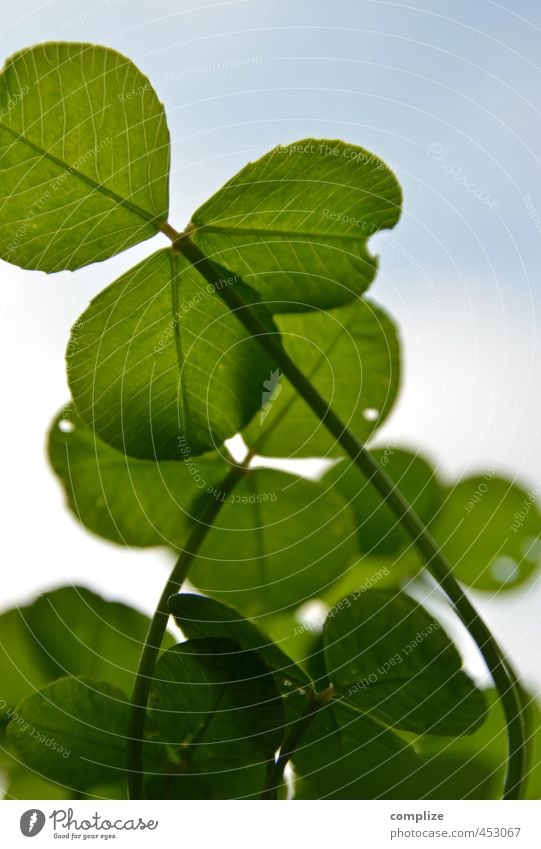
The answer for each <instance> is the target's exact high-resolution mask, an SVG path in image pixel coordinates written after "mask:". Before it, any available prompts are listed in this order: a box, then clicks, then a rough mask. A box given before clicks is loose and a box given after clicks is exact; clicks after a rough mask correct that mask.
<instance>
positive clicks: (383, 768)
mask: <svg viewBox="0 0 541 849" xmlns="http://www.w3.org/2000/svg"><path fill="white" fill-rule="evenodd" d="M292 760H293V766H294V768H295V775H296V781H295V798H296V799H379V798H384V799H394V798H397V796H396V789H397V788H398V787H399V785H400V783H401V782H402V781H404V780H405V779H406V777H407V776H409V775H410V774H411V773H414V772H415V770H416V769H418V768H419V766H420V761H419V760H418V758H417V756H416V754H415V752H414V750H413V749H412V748H411V747H410V746H408V745H407V744H406V743H404V742H403V741H402V740H400V738H399V737H397V735H396V734H394V733H393V731H391V730H390V729H388V728H384V727H382V726H381V725H379V724H378V723H377V722H374V720H372V719H370V718H369V717H367V716H362V715H361V714H359V713H357V712H356V711H354V710H352V709H351V708H348V706H347V705H346V704H344V703H342V702H331V703H330V704H329V705H327V706H326V707H324V708H321V709H320V710H319V711H318V713H317V715H316V717H315V719H314V721H313V722H312V723H311V725H310V726H309V727H308V729H307V730H306V731H305V732H304V734H303V735H302V737H301V739H300V742H299V744H298V747H297V750H296V751H295V752H294V753H293V757H292Z"/></svg>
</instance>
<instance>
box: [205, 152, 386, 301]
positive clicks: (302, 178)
mask: <svg viewBox="0 0 541 849" xmlns="http://www.w3.org/2000/svg"><path fill="white" fill-rule="evenodd" d="M401 202H402V194H401V190H400V186H399V184H398V182H397V180H396V177H395V176H394V174H393V173H392V171H391V170H390V169H389V168H388V167H387V165H385V163H384V162H383V161H382V160H381V159H380V158H379V157H377V156H375V155H374V154H373V153H369V151H366V150H364V149H363V148H361V147H357V146H356V145H351V144H345V143H344V142H342V141H336V140H328V139H303V140H302V141H298V142H294V143H293V144H289V145H284V146H279V147H276V148H274V149H273V150H271V151H270V152H269V153H267V154H265V155H264V156H262V157H261V159H258V160H257V161H256V162H251V163H250V164H249V165H246V167H245V168H243V169H242V170H241V171H239V173H238V174H236V175H235V176H234V177H233V178H232V179H231V180H229V182H228V183H226V184H225V186H223V187H222V188H221V189H220V190H219V191H218V192H216V194H215V195H213V197H211V198H210V199H209V200H208V201H206V203H204V204H203V205H202V206H201V207H199V209H198V210H197V211H196V212H195V213H194V215H193V217H192V237H193V239H194V241H195V242H196V244H197V245H198V246H199V247H200V248H201V249H202V250H203V251H204V252H205V253H206V254H207V255H208V256H212V257H214V258H215V259H216V260H217V261H219V262H221V263H222V264H223V265H225V266H227V267H228V268H231V269H233V271H235V272H236V273H237V274H240V275H241V277H243V278H244V279H245V280H246V282H247V283H248V284H249V285H250V286H252V287H253V288H254V289H256V290H257V291H258V292H260V293H261V295H262V297H263V300H264V301H265V304H266V305H267V306H268V308H269V309H270V311H271V312H291V311H292V310H305V309H312V308H320V309H328V308H329V307H334V306H338V305H339V304H345V303H347V302H348V301H351V300H352V299H353V298H355V297H356V296H357V295H360V294H362V292H364V291H365V289H366V288H367V286H368V285H369V284H370V283H371V281H372V279H373V277H374V275H375V273H376V268H377V261H376V259H375V258H374V257H373V256H371V254H370V253H369V252H368V250H367V241H368V239H369V238H370V236H372V235H373V234H374V233H376V232H377V231H378V230H382V229H385V228H388V227H394V225H395V224H396V222H397V220H398V218H399V216H400V206H401Z"/></svg>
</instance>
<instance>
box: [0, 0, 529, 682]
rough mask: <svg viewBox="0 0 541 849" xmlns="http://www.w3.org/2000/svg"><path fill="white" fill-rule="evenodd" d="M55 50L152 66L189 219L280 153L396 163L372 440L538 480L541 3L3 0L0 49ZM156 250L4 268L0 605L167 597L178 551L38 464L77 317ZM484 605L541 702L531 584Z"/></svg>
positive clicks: (382, 249) (380, 247)
mask: <svg viewBox="0 0 541 849" xmlns="http://www.w3.org/2000/svg"><path fill="white" fill-rule="evenodd" d="M49 39H54V40H76V41H80V40H84V41H94V42H100V43H103V44H107V45H110V46H111V47H114V48H116V49H118V50H120V51H122V52H123V53H125V54H127V55H129V56H130V57H131V58H132V59H133V60H134V61H135V62H136V63H137V64H138V65H139V66H140V67H141V68H142V69H143V71H144V72H145V73H147V74H148V75H149V77H150V79H151V81H152V83H153V85H154V86H155V88H156V89H157V91H158V94H159V96H160V97H161V99H162V100H163V101H164V102H165V105H166V109H167V114H168V120H169V125H170V129H171V135H172V144H173V146H172V192H171V194H172V214H171V221H172V222H173V223H174V224H175V225H176V226H177V228H180V227H182V226H184V224H185V223H186V221H187V220H188V219H189V216H190V212H191V211H192V210H193V209H194V208H195V207H196V206H197V205H198V204H199V203H200V202H201V201H202V200H204V199H205V198H206V197H207V196H208V195H209V193H211V192H212V191H213V190H215V189H216V188H218V187H219V186H220V185H221V184H222V183H223V182H224V181H225V180H226V179H227V178H228V177H230V176H231V175H232V174H233V173H234V172H235V171H236V170H238V168H240V167H241V166H242V165H243V164H245V162H246V161H247V160H248V159H254V158H256V157H257V156H259V155H260V154H262V153H263V152H264V151H266V150H267V149H268V148H270V147H271V146H273V145H275V144H277V143H285V142H289V141H293V140H295V139H298V138H302V137H305V136H319V137H328V138H334V137H339V138H344V139H345V140H347V141H349V142H352V143H356V144H360V145H362V146H364V147H366V148H368V149H371V150H373V151H375V152H377V153H378V154H379V155H380V156H382V157H383V158H384V159H385V160H386V161H388V162H389V163H391V164H392V166H393V167H394V169H395V171H396V173H397V175H398V177H399V179H400V182H401V183H402V186H403V188H404V193H405V205H404V213H403V217H402V220H401V222H400V224H399V226H398V227H397V228H396V229H395V230H394V231H392V232H391V233H388V234H381V235H379V236H377V237H376V239H375V240H373V242H372V247H373V249H377V251H378V252H379V253H380V257H381V271H380V274H379V277H378V279H377V281H376V283H375V285H374V286H373V288H372V290H371V296H372V297H373V298H374V299H375V300H377V301H378V302H379V303H380V304H382V305H383V306H384V307H386V308H387V309H388V310H389V311H390V312H391V314H392V315H393V316H394V318H395V319H396V321H397V322H398V324H399V326H400V327H401V330H402V336H403V340H404V353H405V380H404V384H403V389H402V395H401V399H400V402H399V404H398V406H397V408H396V411H395V413H394V415H393V417H392V420H391V421H390V422H389V423H388V424H387V425H386V426H385V428H384V429H383V430H382V431H381V432H380V434H381V437H380V439H381V440H384V439H391V438H392V439H394V440H396V441H397V442H400V443H405V444H406V445H409V446H413V447H421V446H422V449H423V452H424V453H428V454H429V456H431V457H432V458H433V460H434V462H436V463H437V464H438V466H439V467H440V470H441V471H442V473H443V474H445V475H453V476H456V475H460V474H463V473H466V472H471V471H474V470H479V469H486V468H487V467H489V466H495V467H496V468H497V469H499V470H501V471H503V472H506V473H508V474H511V475H515V474H517V475H518V477H519V478H520V479H521V480H523V481H524V483H525V485H526V486H527V487H529V488H532V487H535V486H537V485H539V484H540V483H541V442H540V440H539V438H538V437H539V412H540V401H539V381H538V370H539V367H540V365H541V362H540V347H539V343H538V342H537V340H536V337H537V334H538V326H539V320H540V316H541V288H540V285H539V276H540V275H539V267H540V260H541V167H540V165H541V163H540V159H539V156H540V153H541V151H540V148H541V146H540V139H541V68H540V66H539V64H540V63H541V59H539V57H540V56H541V51H540V49H539V48H540V44H541V5H540V4H539V3H538V2H536V0H514V2H511V0H507V6H506V5H502V4H499V3H494V2H490V0H476V2H473V3H472V2H471V0H467V2H465V1H464V0H453V2H448V0H445V2H443V1H440V2H438V0H436V1H435V2H434V0H430V2H428V0H426V2H422V0H418V2H416V3H415V4H413V3H412V4H411V5H410V4H409V3H406V2H383V0H355V1H354V0H332V2H330V3H329V2H327V0H325V2H323V0H240V2H221V3H212V4H209V3H204V2H202V0H152V2H137V0H135V2H133V0H130V2H127V0H109V2H107V0H91V2H88V3H87V2H81V0H62V2H60V0H51V2H48V3H43V4H41V5H37V4H36V3H35V2H33V0H17V2H14V3H10V4H4V5H3V8H2V18H1V21H0V46H1V51H0V52H1V54H2V56H3V57H7V56H9V55H10V54H11V53H13V52H14V51H16V50H18V49H20V48H22V47H25V46H27V45H29V44H32V43H34V42H38V41H45V40H49ZM438 157H439V158H438ZM459 169H462V170H461V172H459ZM449 172H450V173H449ZM457 173H458V176H465V177H466V178H467V181H468V183H469V184H472V191H469V190H468V189H467V188H465V187H464V186H462V185H460V183H459V181H458V180H457V179H455V176H456V175H457ZM453 175H455V176H453ZM473 188H475V189H477V190H478V191H477V194H478V195H479V196H480V197H476V196H474V194H473ZM525 195H530V196H531V200H530V207H529V208H528V207H527V206H526V202H525V200H524V196H525ZM532 210H533V212H532ZM537 210H538V211H539V213H538V214H539V216H540V217H539V224H538V225H537V226H536V222H535V220H534V219H533V218H532V217H531V215H533V214H534V213H535V211H537ZM158 243H159V237H157V238H156V239H155V241H154V244H152V245H151V244H150V243H145V244H143V245H141V246H138V247H137V248H134V249H132V250H130V251H127V252H126V253H124V254H122V255H121V256H120V257H117V258H116V259H113V260H111V261H109V262H108V263H102V264H101V265H94V266H91V267H89V268H86V269H84V270H82V271H79V272H77V273H76V274H70V273H68V272H66V273H61V274H57V275H54V276H51V277H49V278H46V277H45V275H43V274H40V273H31V272H27V271H21V270H18V269H16V268H14V267H12V266H9V265H8V264H6V263H3V262H0V275H1V279H2V293H3V295H2V303H3V308H2V311H1V314H0V322H1V332H0V339H1V344H2V346H3V358H2V361H3V364H4V381H3V386H4V389H3V410H4V414H3V416H2V418H1V422H0V425H1V430H2V432H1V444H2V445H3V446H4V447H3V455H4V456H3V463H2V473H3V474H2V483H3V485H2V501H3V506H2V517H3V520H4V523H3V524H4V528H3V532H2V553H3V557H2V559H3V561H4V564H3V575H4V579H3V583H2V594H1V595H2V606H7V605H8V604H11V603H13V602H15V601H22V600H26V599H28V598H29V597H31V596H32V595H33V594H34V593H35V591H36V590H39V589H42V588H46V587H50V586H51V585H57V584H59V583H62V582H76V581H82V582H85V583H87V584H90V585H92V586H93V587H94V588H96V589H98V590H99V591H101V592H103V593H104V594H105V595H107V596H110V597H122V598H124V599H127V600H128V601H133V602H134V603H136V604H137V605H138V606H139V607H141V608H143V609H146V610H148V611H150V610H151V608H152V607H153V606H154V603H155V600H156V599H157V597H158V595H159V592H160V589H161V585H162V583H163V581H164V579H165V576H166V566H167V563H168V562H169V558H168V557H167V556H166V555H165V554H164V553H160V552H159V551H158V552H156V551H150V552H149V551H147V552H140V551H130V550H126V549H121V548H117V547H116V546H112V545H109V544H106V543H102V542H100V541H99V540H98V539H96V538H94V537H91V536H90V535H89V534H87V533H86V532H85V531H84V530H82V529H81V528H80V527H79V526H78V525H77V523H76V522H75V521H74V519H73V518H72V517H71V516H70V515H69V514H68V513H67V511H66V510H65V509H64V507H63V499H62V496H61V493H60V490H59V487H58V485H57V483H56V481H55V479H54V478H53V476H52V474H51V472H50V471H49V469H48V467H47V464H46V461H45V456H44V434H45V431H46V429H47V427H48V424H49V421H50V419H51V417H52V416H53V414H55V412H56V411H57V409H58V408H59V407H60V406H61V405H62V404H63V403H64V401H65V400H66V399H67V397H68V392H67V388H66V379H65V370H64V361H63V358H64V350H65V345H66V340H67V335H68V331H69V328H70V326H71V324H72V323H73V321H74V320H75V319H76V318H77V317H78V315H79V314H80V313H81V312H82V311H83V309H84V308H85V306H86V305H87V303H88V300H89V299H90V298H91V297H92V296H93V295H94V294H96V293H97V292H98V291H99V290H101V289H102V288H103V287H104V286H105V285H106V284H107V283H109V282H110V281H112V280H113V279H115V277H117V276H118V275H119V274H120V273H121V272H122V271H123V270H125V269H127V268H129V267H130V266H131V265H133V263H134V262H135V261H136V260H137V259H138V258H140V257H143V256H147V255H148V254H149V253H150V252H151V250H153V249H154V248H155V247H156V246H157V244H158ZM475 600H476V602H477V603H478V605H479V606H480V608H481V610H482V611H483V613H484V615H485V616H486V618H487V619H488V621H489V624H490V625H491V626H492V627H493V629H494V630H495V632H496V634H497V635H498V636H499V638H500V639H501V640H502V642H503V643H504V645H505V646H506V648H507V649H508V650H509V652H510V654H511V656H512V657H513V658H515V660H516V661H518V665H519V667H520V668H521V670H522V671H523V672H524V673H525V675H526V678H527V680H528V681H529V682H531V683H533V684H534V685H535V686H536V687H537V689H538V690H540V691H541V664H539V650H538V646H539V644H540V641H541V584H537V585H536V584H535V582H534V583H531V584H529V585H528V586H527V587H525V588H524V589H522V590H517V591H515V592H513V593H507V594H506V595H505V597H504V596H502V597H501V598H499V599H494V598H492V599H489V598H488V597H486V596H481V595H479V594H477V595H476V597H475ZM472 663H473V666H474V668H476V669H480V666H479V664H478V663H476V662H475V659H473V658H472Z"/></svg>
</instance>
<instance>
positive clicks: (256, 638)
mask: <svg viewBox="0 0 541 849" xmlns="http://www.w3.org/2000/svg"><path fill="white" fill-rule="evenodd" d="M169 609H170V611H171V613H172V614H173V616H174V617H175V619H176V621H177V623H178V625H179V627H180V628H181V629H182V632H183V634H184V635H185V636H186V637H189V638H190V639H192V638H197V637H213V638H216V639H219V638H226V639H229V640H232V641H233V642H235V643H237V644H238V645H239V646H240V647H241V648H242V649H244V650H245V651H253V652H255V653H256V654H257V655H258V656H259V657H260V658H261V660H262V661H263V662H264V663H265V664H266V665H267V666H268V667H269V669H270V670H271V672H272V673H273V674H274V678H275V681H276V686H277V687H278V689H279V690H280V691H281V692H282V694H288V693H290V692H291V691H292V689H293V685H297V686H300V687H305V686H307V685H308V684H309V683H310V679H309V678H308V676H307V675H306V673H305V672H303V671H302V669H299V667H298V666H296V665H295V664H294V663H293V662H292V661H291V658H289V657H288V656H287V655H286V654H284V652H283V651H282V650H281V649H280V648H279V647H278V646H277V645H276V644H275V643H273V642H272V640H271V639H269V637H267V636H266V635H265V634H264V633H263V631H260V630H259V628H258V627H257V626H256V625H254V624H253V623H252V622H250V621H249V620H248V619H245V618H244V617H243V616H242V615H241V614H240V613H237V611H236V610H233V608H232V607H228V606H227V605H225V604H221V602H219V601H214V600H213V599H210V598H205V597H204V596H201V595H193V594H192V593H181V594H180V595H174V596H172V597H171V598H170V599H169Z"/></svg>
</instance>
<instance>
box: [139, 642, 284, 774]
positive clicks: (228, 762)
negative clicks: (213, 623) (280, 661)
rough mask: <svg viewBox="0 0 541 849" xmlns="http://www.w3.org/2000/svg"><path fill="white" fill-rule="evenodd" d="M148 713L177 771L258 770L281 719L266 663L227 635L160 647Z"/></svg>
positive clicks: (272, 748)
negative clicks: (251, 768) (222, 637)
mask: <svg viewBox="0 0 541 849" xmlns="http://www.w3.org/2000/svg"><path fill="white" fill-rule="evenodd" d="M149 714H150V717H151V720H152V722H153V725H154V727H155V729H156V730H157V739H158V740H159V741H160V742H161V743H164V744H166V745H167V746H169V747H170V748H173V749H174V751H175V754H176V760H177V763H178V766H179V772H186V771H190V772H191V771H193V772H194V773H196V774H197V773H199V772H213V771H220V770H223V769H239V768H240V769H242V768H250V767H253V766H256V765H259V766H260V767H261V770H262V773H263V775H264V771H265V766H266V763H267V762H268V761H269V760H271V759H272V758H273V757H274V753H275V752H276V750H277V749H278V748H279V746H280V743H281V741H282V735H283V731H284V725H285V716H284V708H283V704H282V700H281V698H280V694H279V692H278V690H277V689H276V685H275V683H274V679H273V677H272V674H270V673H269V669H268V667H267V666H266V665H265V664H264V663H263V662H262V661H261V660H260V658H259V657H258V656H257V655H256V654H254V653H253V652H247V651H244V650H243V649H242V648H241V647H240V646H239V645H238V644H237V643H234V642H232V641H231V640H227V639H211V638H205V639H198V640H188V641H187V642H185V643H181V644H179V645H177V646H174V647H173V648H172V649H169V650H168V651H166V652H164V654H162V655H161V657H160V659H159V661H158V663H157V665H156V669H155V673H154V681H153V684H152V689H151V693H150V699H149Z"/></svg>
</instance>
